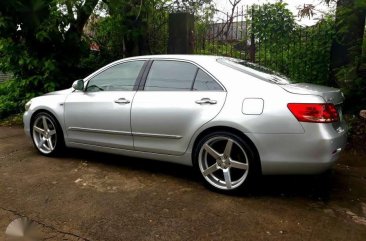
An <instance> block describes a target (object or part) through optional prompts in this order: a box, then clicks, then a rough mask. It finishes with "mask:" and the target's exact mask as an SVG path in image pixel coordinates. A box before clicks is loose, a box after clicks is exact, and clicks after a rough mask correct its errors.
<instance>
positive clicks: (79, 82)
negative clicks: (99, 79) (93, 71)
mask: <svg viewBox="0 0 366 241" xmlns="http://www.w3.org/2000/svg"><path fill="white" fill-rule="evenodd" d="M72 88H74V89H75V90H80V91H84V80H82V79H78V80H75V81H74V83H72Z"/></svg>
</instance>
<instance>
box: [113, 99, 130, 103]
mask: <svg viewBox="0 0 366 241" xmlns="http://www.w3.org/2000/svg"><path fill="white" fill-rule="evenodd" d="M114 103H117V104H128V103H130V101H129V100H126V99H125V98H119V99H117V100H115V101H114Z"/></svg>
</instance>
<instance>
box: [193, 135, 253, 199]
mask: <svg viewBox="0 0 366 241" xmlns="http://www.w3.org/2000/svg"><path fill="white" fill-rule="evenodd" d="M255 161H256V160H255V155H254V152H253V150H252V148H251V147H250V146H249V145H248V144H247V143H246V142H245V141H244V140H243V139H242V138H241V137H239V136H237V135H235V134H232V133H229V132H224V131H222V132H221V131H220V132H214V133H211V134H208V135H207V136H205V137H204V138H203V139H201V140H200V141H199V143H198V144H197V146H196V148H195V152H194V164H195V166H196V168H197V169H198V170H199V173H200V175H201V177H202V178H203V179H204V181H205V183H206V184H208V185H209V187H211V188H213V189H215V190H216V191H222V192H233V191H237V190H238V189H243V188H244V187H246V186H247V185H248V182H249V181H250V180H249V179H252V178H253V177H254V174H255V173H256V172H257V167H256V162H255Z"/></svg>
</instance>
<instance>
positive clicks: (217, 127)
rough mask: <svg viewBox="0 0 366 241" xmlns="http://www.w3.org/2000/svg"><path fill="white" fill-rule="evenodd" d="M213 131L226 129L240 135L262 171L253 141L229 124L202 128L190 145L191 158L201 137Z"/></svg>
mask: <svg viewBox="0 0 366 241" xmlns="http://www.w3.org/2000/svg"><path fill="white" fill-rule="evenodd" d="M215 131H226V132H230V133H233V134H236V135H238V136H239V137H241V138H242V139H243V140H244V141H245V142H246V143H247V144H248V145H249V146H250V147H251V148H252V150H253V152H254V155H255V159H256V160H257V161H258V165H259V171H260V172H261V171H262V165H261V159H260V155H259V152H258V149H257V147H256V145H255V144H254V142H253V141H252V140H251V139H250V138H249V137H248V136H247V135H245V134H244V133H243V132H242V131H240V130H238V129H236V128H233V127H229V126H212V127H209V128H207V129H204V130H203V131H201V132H200V133H199V134H198V135H197V137H196V138H195V140H194V142H193V146H192V148H193V149H192V156H191V158H192V160H194V155H195V150H196V146H197V144H198V142H199V141H200V140H201V139H202V138H203V137H205V136H206V135H208V134H209V133H212V132H215Z"/></svg>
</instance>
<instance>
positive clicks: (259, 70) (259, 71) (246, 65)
mask: <svg viewBox="0 0 366 241" xmlns="http://www.w3.org/2000/svg"><path fill="white" fill-rule="evenodd" d="M217 62H219V63H220V64H223V65H226V66H228V67H230V68H232V69H235V70H238V71H240V72H243V73H245V74H248V75H251V76H253V77H256V78H258V79H261V80H264V81H269V82H272V83H276V84H279V85H286V84H291V83H292V82H291V81H290V80H289V79H288V78H287V77H286V76H283V75H281V74H279V73H277V72H275V71H273V70H270V69H268V68H265V67H263V66H260V65H258V64H253V63H251V62H248V61H245V60H241V59H235V58H226V57H223V58H218V59H217Z"/></svg>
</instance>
